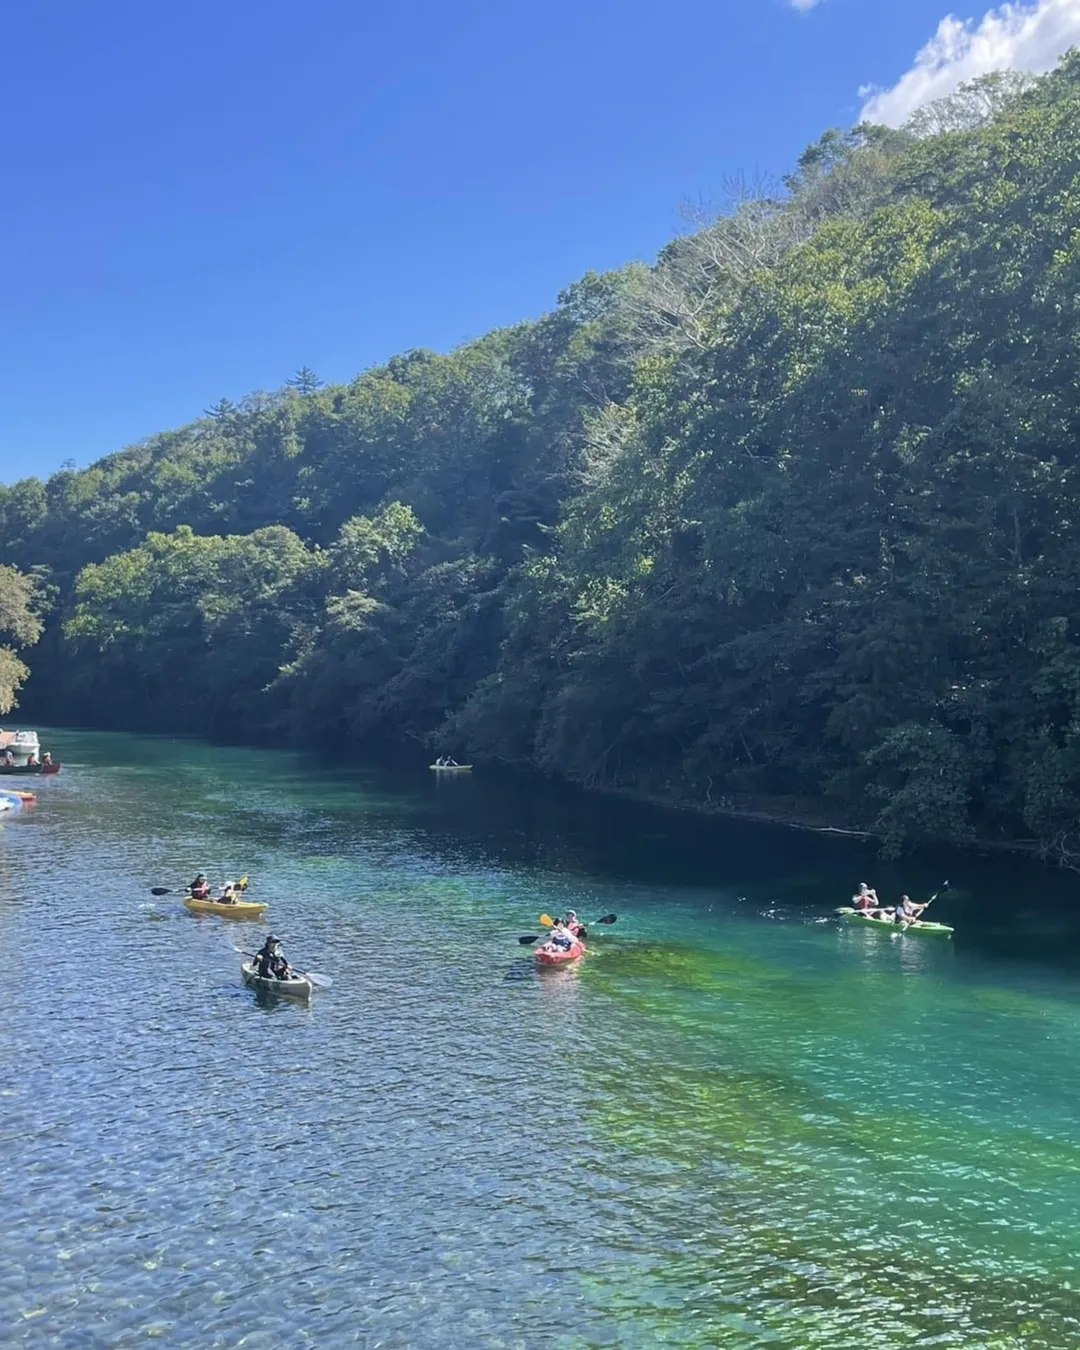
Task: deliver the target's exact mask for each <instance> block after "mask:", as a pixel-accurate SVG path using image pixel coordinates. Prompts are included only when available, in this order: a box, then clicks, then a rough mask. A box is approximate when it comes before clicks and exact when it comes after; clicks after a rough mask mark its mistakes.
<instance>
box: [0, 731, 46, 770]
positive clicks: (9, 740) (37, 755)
mask: <svg viewBox="0 0 1080 1350" xmlns="http://www.w3.org/2000/svg"><path fill="white" fill-rule="evenodd" d="M8 755H10V756H11V763H10V764H9V763H7V762H6V761H7V757H8ZM59 772H60V765H59V764H54V763H53V762H52V760H50V761H49V762H48V763H47V764H42V762H41V743H40V742H39V740H38V734H37V732H36V731H4V730H2V729H0V774H7V773H13V774H42V775H48V774H54V773H59Z"/></svg>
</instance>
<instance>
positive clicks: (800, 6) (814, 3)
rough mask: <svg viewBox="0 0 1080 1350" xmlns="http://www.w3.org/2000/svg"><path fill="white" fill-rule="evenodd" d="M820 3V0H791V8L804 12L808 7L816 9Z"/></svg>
mask: <svg viewBox="0 0 1080 1350" xmlns="http://www.w3.org/2000/svg"><path fill="white" fill-rule="evenodd" d="M820 4H821V0H791V8H792V9H797V10H799V11H801V12H802V13H804V14H805V13H806V11H807V10H809V9H816V8H817V7H818V5H820Z"/></svg>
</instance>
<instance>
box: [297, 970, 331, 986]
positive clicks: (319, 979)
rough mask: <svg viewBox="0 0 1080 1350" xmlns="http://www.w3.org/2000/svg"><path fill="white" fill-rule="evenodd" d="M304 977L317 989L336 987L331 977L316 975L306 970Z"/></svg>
mask: <svg viewBox="0 0 1080 1350" xmlns="http://www.w3.org/2000/svg"><path fill="white" fill-rule="evenodd" d="M304 977H305V979H308V980H310V981H311V983H312V984H313V985H314V986H315V988H316V989H333V987H334V981H333V980H332V979H331V978H330V976H329V975H316V974H315V973H314V971H311V970H305V971H304Z"/></svg>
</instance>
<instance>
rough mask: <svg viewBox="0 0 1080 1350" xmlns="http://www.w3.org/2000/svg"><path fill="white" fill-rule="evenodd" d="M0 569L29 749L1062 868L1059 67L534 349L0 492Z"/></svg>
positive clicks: (813, 191) (1072, 185) (1069, 816)
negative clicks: (8, 590) (34, 590)
mask: <svg viewBox="0 0 1080 1350" xmlns="http://www.w3.org/2000/svg"><path fill="white" fill-rule="evenodd" d="M73 450H77V447H73ZM0 562H3V563H7V564H10V565H13V566H15V567H18V568H20V569H22V570H23V571H27V572H32V573H33V575H34V576H35V577H36V578H37V582H38V586H39V595H40V600H41V603H42V605H43V606H44V607H45V608H46V609H47V610H48V627H47V631H46V635H45V637H44V639H43V641H42V643H41V646H40V647H39V649H38V652H37V657H36V662H35V674H34V678H33V680H32V682H31V686H30V694H29V704H28V706H29V708H30V709H31V710H32V711H33V713H34V714H35V715H36V716H39V717H43V718H44V717H50V718H56V719H68V720H73V721H79V722H83V723H87V722H92V723H96V724H98V725H108V726H123V727H132V728H152V729H162V730H165V729H169V730H191V731H205V732H208V733H211V734H215V733H216V734H230V735H236V734H241V735H245V736H252V737H255V736H259V737H264V736H267V735H272V736H278V737H280V738H281V739H283V740H286V739H289V738H291V737H295V736H297V735H298V734H300V733H301V732H302V733H303V734H304V736H305V737H306V738H309V739H310V738H312V737H316V736H317V737H321V738H323V739H325V740H326V741H327V742H331V743H336V744H341V743H343V742H349V741H354V742H359V741H361V740H364V739H366V738H371V737H374V736H393V737H400V738H413V739H418V740H420V741H423V742H425V743H427V744H429V745H430V746H431V747H433V748H438V749H442V750H447V751H449V752H451V753H453V754H455V755H456V756H458V758H464V757H468V758H470V759H476V760H477V761H480V762H485V761H486V762H498V763H506V764H515V765H522V766H534V767H538V768H540V769H542V770H544V771H546V772H551V773H556V774H560V775H565V776H566V777H568V778H571V779H575V780H578V781H581V782H585V783H590V784H607V785H617V786H624V787H633V788H636V789H639V790H643V791H648V792H653V793H658V794H662V795H665V796H669V797H672V798H678V799H682V800H685V801H690V802H696V803H703V802H704V803H708V802H716V801H718V800H719V799H720V798H721V797H723V796H724V795H726V794H731V793H759V794H785V795H791V794H801V795H808V796H824V797H832V798H834V799H835V800H836V802H837V809H838V812H839V813H840V814H842V815H843V814H845V813H850V812H852V811H854V812H855V813H857V814H858V815H859V816H862V817H865V818H867V819H869V820H872V821H874V822H875V824H876V828H877V829H879V830H880V831H881V832H882V833H883V834H884V835H885V837H886V839H887V840H888V841H889V842H890V843H891V844H893V845H897V844H899V843H901V842H902V841H903V840H904V839H905V838H911V837H921V836H940V837H947V838H950V839H953V840H964V839H967V838H971V837H973V836H974V835H975V834H976V833H978V834H981V835H984V836H1000V837H1009V838H1029V839H1030V838H1036V839H1038V840H1040V841H1041V842H1042V843H1043V844H1044V845H1045V846H1046V847H1047V848H1048V849H1049V850H1051V851H1054V852H1056V853H1058V855H1059V856H1068V855H1069V854H1070V853H1071V851H1072V849H1073V848H1074V847H1078V848H1080V844H1078V843H1077V820H1078V815H1080V597H1078V582H1080V56H1077V55H1076V54H1074V55H1072V56H1070V57H1069V58H1067V59H1066V61H1065V62H1064V63H1063V65H1062V66H1061V67H1060V68H1059V69H1058V70H1057V71H1056V72H1054V73H1053V74H1052V75H1050V76H1047V77H1045V78H1044V79H1042V80H1040V81H1038V82H1036V83H1034V84H1027V83H1025V82H1023V81H1021V80H1019V79H1018V78H1014V77H993V78H991V79H989V80H984V81H982V82H980V84H979V85H977V86H975V87H972V88H969V89H967V90H965V91H962V93H961V94H960V95H958V96H956V97H955V98H954V99H952V100H950V101H949V102H948V103H947V104H945V105H940V106H937V107H933V108H930V109H927V110H924V112H923V113H922V114H920V115H919V118H918V119H917V122H916V123H914V124H913V125H911V126H910V127H909V128H907V129H906V130H904V131H902V132H891V131H887V130H885V129H883V128H874V127H861V128H858V129H856V130H855V131H852V132H843V133H841V132H831V133H829V134H827V135H826V136H824V137H823V138H822V140H821V141H820V142H819V143H818V144H816V145H814V146H812V147H811V148H810V149H809V150H808V151H807V152H806V154H805V155H804V156H803V158H802V159H801V161H800V163H799V165H798V166H797V168H796V170H795V171H794V172H793V174H792V176H791V177H790V178H789V179H788V180H786V183H785V185H784V188H783V190H782V191H779V190H778V191H776V192H775V193H772V192H746V193H744V194H742V195H741V197H740V198H739V199H738V200H736V201H735V202H733V204H732V206H731V209H730V210H729V211H728V212H726V213H725V214H724V215H722V216H720V217H719V218H717V219H715V220H713V221H711V222H710V223H707V224H705V225H703V226H702V227H701V228H698V229H697V230H695V231H694V232H693V233H689V234H687V235H685V236H684V237H681V238H679V239H677V240H676V241H674V242H673V243H672V244H671V245H670V246H669V247H668V248H667V249H666V250H665V252H664V253H663V254H662V256H661V257H660V258H659V260H658V261H657V263H656V264H655V265H654V266H651V267H645V266H640V265H635V266H630V267H627V268H626V269H624V270H622V271H620V272H617V273H613V274H609V275H604V276H597V275H591V276H587V277H585V278H584V279H583V280H581V281H579V282H577V283H576V284H574V285H573V286H571V287H570V288H569V289H568V290H567V291H566V292H565V293H564V295H563V296H561V297H560V301H559V304H558V307H557V308H556V309H555V310H554V312H552V313H551V314H549V315H547V316H546V317H544V318H542V319H541V320H539V321H538V322H533V323H523V324H521V325H520V326H518V327H515V328H511V329H508V330H506V331H501V332H496V333H492V334H490V335H488V336H487V337H484V338H483V339H481V340H479V341H477V342H473V343H470V344H469V345H467V346H465V347H463V348H461V349H460V350H458V351H455V352H452V353H451V354H449V355H436V354H434V353H431V352H426V351H414V352H409V353H407V354H405V355H404V356H401V357H397V358H395V359H393V360H392V361H390V362H388V363H387V364H386V365H385V366H384V367H381V368H379V369H375V370H370V371H368V372H366V373H364V374H363V375H361V376H360V377H359V378H357V379H356V380H355V381H354V382H353V383H351V384H349V385H343V386H334V387H324V386H321V385H320V382H319V381H318V379H317V378H316V377H315V376H314V375H312V374H311V372H309V371H302V372H300V374H299V375H298V376H297V377H296V379H294V380H293V381H291V382H290V383H289V384H288V385H287V386H286V387H285V388H284V389H282V390H280V391H278V392H276V393H272V394H257V395H253V396H251V397H249V398H246V399H244V400H243V401H242V402H241V403H240V404H239V405H235V406H234V405H232V404H230V403H228V402H225V401H223V402H221V403H219V404H218V405H216V406H215V407H213V408H211V409H209V410H208V412H207V414H206V416H205V417H204V418H202V419H201V420H200V421H198V422H196V423H194V424H193V425H191V426H188V427H185V428H183V429H181V430H179V431H174V432H169V433H166V434H163V435H160V436H157V437H155V438H153V439H151V440H149V441H147V442H145V443H144V444H140V445H137V446H134V447H132V448H130V449H127V450H124V451H122V452H121V453H118V454H116V455H113V456H110V457H109V458H107V459H105V460H102V461H101V462H99V463H98V464H95V465H94V466H92V467H91V468H89V469H86V470H84V471H80V472H75V471H67V470H65V471H63V472H61V473H58V474H56V475H55V476H54V477H52V478H51V479H50V480H49V481H48V482H45V483H42V482H39V481H37V480H33V479H30V480H27V481H24V482H21V483H17V484H14V485H13V486H11V487H8V488H6V489H4V490H3V491H2V494H0Z"/></svg>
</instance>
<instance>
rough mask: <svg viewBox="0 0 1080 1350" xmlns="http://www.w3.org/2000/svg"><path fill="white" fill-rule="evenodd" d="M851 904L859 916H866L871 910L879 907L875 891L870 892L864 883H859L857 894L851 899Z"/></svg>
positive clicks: (879, 903)
mask: <svg viewBox="0 0 1080 1350" xmlns="http://www.w3.org/2000/svg"><path fill="white" fill-rule="evenodd" d="M851 904H852V906H853V908H855V909H857V910H858V911H859V913H860V914H868V913H869V912H870V911H871V910H872V909H880V907H881V902H880V901H879V900H878V897H877V891H872V890H871V889H870V887H869V886H868V885H867V884H866V882H865V881H860V882H859V890H858V893H857V894H855V895H853V896H852V897H851Z"/></svg>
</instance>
